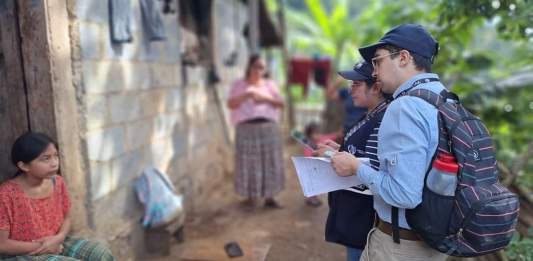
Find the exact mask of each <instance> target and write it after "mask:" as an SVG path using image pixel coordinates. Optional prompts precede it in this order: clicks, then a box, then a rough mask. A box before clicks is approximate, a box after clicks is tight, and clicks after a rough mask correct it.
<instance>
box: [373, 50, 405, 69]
mask: <svg viewBox="0 0 533 261" xmlns="http://www.w3.org/2000/svg"><path fill="white" fill-rule="evenodd" d="M397 53H400V51H398V52H393V53H389V54H384V55H380V56H376V57H374V58H372V60H371V61H372V66H374V68H377V67H378V65H379V60H381V59H383V58H385V57H387V56H391V55H395V54H397Z"/></svg>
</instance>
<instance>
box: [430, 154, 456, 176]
mask: <svg viewBox="0 0 533 261" xmlns="http://www.w3.org/2000/svg"><path fill="white" fill-rule="evenodd" d="M433 167H434V168H436V169H438V170H440V171H443V172H448V173H450V174H454V175H456V174H457V172H458V171H459V165H458V164H457V162H456V161H455V157H454V156H453V155H450V154H442V153H441V154H439V155H437V159H435V161H434V162H433Z"/></svg>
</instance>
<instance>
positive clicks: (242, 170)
mask: <svg viewBox="0 0 533 261" xmlns="http://www.w3.org/2000/svg"><path fill="white" fill-rule="evenodd" d="M235 143H236V149H235V152H236V155H235V180H234V181H235V191H236V192H237V193H238V194H239V195H241V196H243V197H247V198H255V197H273V196H274V195H276V194H277V193H278V192H280V191H281V190H282V189H283V187H284V186H285V169H284V164H283V141H282V137H281V131H280V128H279V126H278V124H277V123H275V122H270V121H268V122H261V123H241V124H239V125H237V131H236V137H235Z"/></svg>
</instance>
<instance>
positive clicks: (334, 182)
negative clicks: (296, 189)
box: [292, 157, 372, 197]
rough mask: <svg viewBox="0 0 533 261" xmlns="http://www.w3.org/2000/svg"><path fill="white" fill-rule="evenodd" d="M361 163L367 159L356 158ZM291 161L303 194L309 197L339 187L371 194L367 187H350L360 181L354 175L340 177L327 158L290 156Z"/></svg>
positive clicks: (358, 183) (365, 162)
mask: <svg viewBox="0 0 533 261" xmlns="http://www.w3.org/2000/svg"><path fill="white" fill-rule="evenodd" d="M358 159H359V160H360V161H362V162H363V164H368V162H369V159H367V158H358ZM292 162H293V164H294V167H295V169H296V174H297V175H298V180H299V181H300V186H301V187H302V191H303V193H304V196H306V197H311V196H315V195H319V194H324V193H328V192H331V191H335V190H340V189H348V190H350V191H354V192H357V193H361V194H365V195H372V193H371V192H370V190H369V189H367V190H365V191H359V190H356V189H352V188H351V187H354V186H360V185H362V182H361V181H360V180H359V178H358V177H357V176H356V175H352V176H348V177H340V176H338V175H337V173H335V170H333V167H332V166H331V161H330V159H329V158H321V157H292Z"/></svg>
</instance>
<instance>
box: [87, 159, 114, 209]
mask: <svg viewBox="0 0 533 261" xmlns="http://www.w3.org/2000/svg"><path fill="white" fill-rule="evenodd" d="M89 166H90V173H91V175H90V177H91V183H90V184H91V190H90V191H91V198H92V200H98V199H100V198H102V197H104V196H106V195H107V194H109V192H111V191H113V190H114V189H115V187H116V180H115V179H114V177H113V175H112V171H111V163H110V162H107V161H106V162H97V161H91V162H90V163H89Z"/></svg>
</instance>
